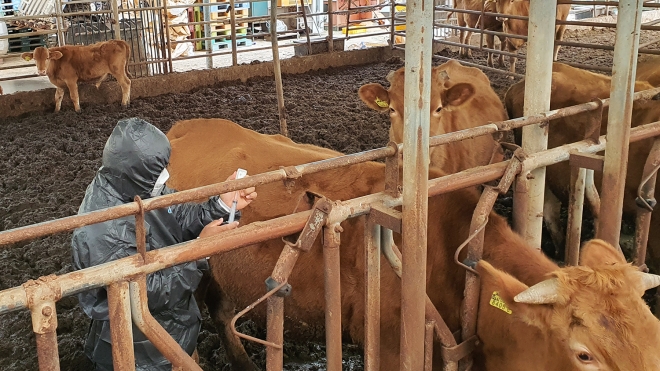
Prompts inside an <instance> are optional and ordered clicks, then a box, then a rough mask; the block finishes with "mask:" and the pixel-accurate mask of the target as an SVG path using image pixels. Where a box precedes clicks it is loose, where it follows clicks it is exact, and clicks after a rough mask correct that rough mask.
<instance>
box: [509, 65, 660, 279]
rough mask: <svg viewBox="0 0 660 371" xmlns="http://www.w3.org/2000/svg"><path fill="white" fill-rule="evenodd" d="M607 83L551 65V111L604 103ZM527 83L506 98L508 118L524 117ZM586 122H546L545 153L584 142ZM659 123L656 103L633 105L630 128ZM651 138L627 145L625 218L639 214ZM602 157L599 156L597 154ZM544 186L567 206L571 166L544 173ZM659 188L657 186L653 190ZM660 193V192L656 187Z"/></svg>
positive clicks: (652, 250)
mask: <svg viewBox="0 0 660 371" xmlns="http://www.w3.org/2000/svg"><path fill="white" fill-rule="evenodd" d="M610 85H611V78H610V77H608V76H605V75H601V74H597V73H593V72H589V71H585V70H581V69H578V68H574V67H571V66H568V65H565V64H562V63H554V64H553V73H552V93H551V101H550V109H559V108H563V107H569V106H573V105H576V104H581V103H586V102H589V101H591V100H592V99H594V98H600V99H605V98H608V97H609V95H610ZM651 88H653V86H651V85H650V84H649V83H647V82H645V81H637V82H636V83H635V91H642V90H647V89H651ZM524 92H525V82H524V80H523V81H520V82H518V83H516V84H514V85H513V86H511V88H509V90H508V91H507V93H506V96H505V104H506V106H507V110H508V111H509V115H511V117H512V118H516V117H522V116H523V103H524ZM607 113H608V109H607V108H606V109H605V110H604V112H603V119H602V121H601V131H600V132H601V135H604V134H606V132H607V119H608V115H607ZM588 120H589V113H582V114H579V115H576V116H572V117H569V118H566V119H557V120H553V121H551V122H550V130H549V136H548V148H554V147H558V146H561V145H563V144H567V143H571V142H576V141H580V140H583V139H584V133H585V128H586V127H587V122H588ZM658 120H660V101H655V100H647V101H639V100H638V101H635V103H634V104H633V116H632V126H633V127H635V126H639V125H644V124H648V123H651V122H655V121H658ZM517 134H518V135H517V136H516V139H517V140H516V141H517V142H518V143H520V131H517ZM652 144H653V139H652V138H651V139H646V140H643V141H639V142H636V143H632V144H631V145H630V152H629V153H628V172H627V173H626V187H625V191H624V205H623V212H624V216H625V217H628V218H633V217H634V216H635V213H636V211H637V207H636V205H635V198H636V197H637V187H638V186H639V183H640V181H641V179H642V172H643V169H644V163H645V161H646V157H647V156H648V153H649V151H650V148H651V145H652ZM601 154H602V153H601ZM546 180H547V186H548V187H549V188H550V189H551V190H552V192H553V193H554V194H555V195H556V196H557V197H559V198H560V200H562V202H563V203H564V204H567V202H568V190H569V180H570V166H569V164H568V162H562V163H559V164H556V165H552V166H549V167H548V168H547V176H546ZM601 181H602V173H600V172H595V173H594V183H595V184H596V187H597V188H598V190H600V186H601ZM656 187H657V186H656ZM658 189H660V188H658ZM659 238H660V218H659V217H658V216H657V215H656V214H655V213H654V215H653V217H652V221H651V228H650V238H649V242H648V246H649V251H648V259H647V261H648V264H649V266H652V267H653V268H656V269H658V268H660V239H659Z"/></svg>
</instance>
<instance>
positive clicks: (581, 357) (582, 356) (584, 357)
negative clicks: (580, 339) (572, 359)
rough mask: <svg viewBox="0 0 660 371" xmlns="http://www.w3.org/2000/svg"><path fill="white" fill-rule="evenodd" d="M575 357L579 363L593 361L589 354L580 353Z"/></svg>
mask: <svg viewBox="0 0 660 371" xmlns="http://www.w3.org/2000/svg"><path fill="white" fill-rule="evenodd" d="M577 357H578V359H579V360H580V361H581V362H591V361H593V360H594V359H593V358H592V357H591V354H589V353H585V352H580V353H578V354H577Z"/></svg>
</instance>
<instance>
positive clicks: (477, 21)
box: [454, 0, 506, 67]
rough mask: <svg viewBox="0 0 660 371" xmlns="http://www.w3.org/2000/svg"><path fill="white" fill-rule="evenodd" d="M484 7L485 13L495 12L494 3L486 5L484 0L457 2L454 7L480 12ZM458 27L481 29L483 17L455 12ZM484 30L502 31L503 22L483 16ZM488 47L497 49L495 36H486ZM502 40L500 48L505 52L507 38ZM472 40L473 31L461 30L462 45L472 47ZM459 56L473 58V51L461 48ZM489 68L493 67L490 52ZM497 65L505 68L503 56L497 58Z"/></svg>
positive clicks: (489, 2) (489, 53)
mask: <svg viewBox="0 0 660 371" xmlns="http://www.w3.org/2000/svg"><path fill="white" fill-rule="evenodd" d="M482 6H483V9H484V11H486V12H495V4H494V3H493V2H492V1H486V2H485V3H484V2H483V1H482V0H456V4H455V5H454V8H455V9H466V10H479V11H481V8H482ZM455 13H456V19H457V21H458V25H459V26H461V27H470V28H481V23H482V22H481V20H482V17H481V15H480V14H466V13H461V12H455ZM483 28H484V30H488V31H499V32H501V31H502V22H500V21H498V20H497V18H496V17H492V16H483ZM485 37H486V45H487V46H488V48H489V49H493V48H494V47H495V36H494V35H490V34H486V35H485ZM498 37H499V38H500V48H501V50H504V47H505V45H506V42H505V38H504V37H502V36H498ZM471 38H472V31H465V30H461V31H460V35H459V40H460V43H461V44H466V45H470V39H471ZM459 54H460V55H461V57H470V58H471V57H472V49H469V48H464V47H461V48H460V49H459ZM487 63H488V66H490V67H493V53H491V52H488V60H487ZM497 65H498V66H503V65H504V59H503V56H502V54H500V55H499V57H498V58H497Z"/></svg>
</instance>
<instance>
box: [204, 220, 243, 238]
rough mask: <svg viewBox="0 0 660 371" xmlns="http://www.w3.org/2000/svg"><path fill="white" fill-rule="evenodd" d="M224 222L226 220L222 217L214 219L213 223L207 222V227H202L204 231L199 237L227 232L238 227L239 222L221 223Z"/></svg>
mask: <svg viewBox="0 0 660 371" xmlns="http://www.w3.org/2000/svg"><path fill="white" fill-rule="evenodd" d="M222 222H224V220H223V219H222V218H220V219H218V220H214V221H212V222H211V223H209V224H207V225H206V227H204V229H202V232H201V233H200V234H199V237H200V238H204V237H208V236H214V235H216V234H218V233H221V232H225V231H228V230H231V229H235V228H237V227H238V222H233V223H229V224H225V225H221V224H222Z"/></svg>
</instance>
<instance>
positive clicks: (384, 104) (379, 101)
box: [376, 97, 390, 108]
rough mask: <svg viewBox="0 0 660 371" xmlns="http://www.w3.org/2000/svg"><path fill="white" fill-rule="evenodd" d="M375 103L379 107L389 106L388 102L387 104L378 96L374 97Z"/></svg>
mask: <svg viewBox="0 0 660 371" xmlns="http://www.w3.org/2000/svg"><path fill="white" fill-rule="evenodd" d="M376 104H377V105H378V107H381V108H387V107H389V106H390V105H389V104H387V102H385V101H384V100H380V98H378V97H376Z"/></svg>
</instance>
